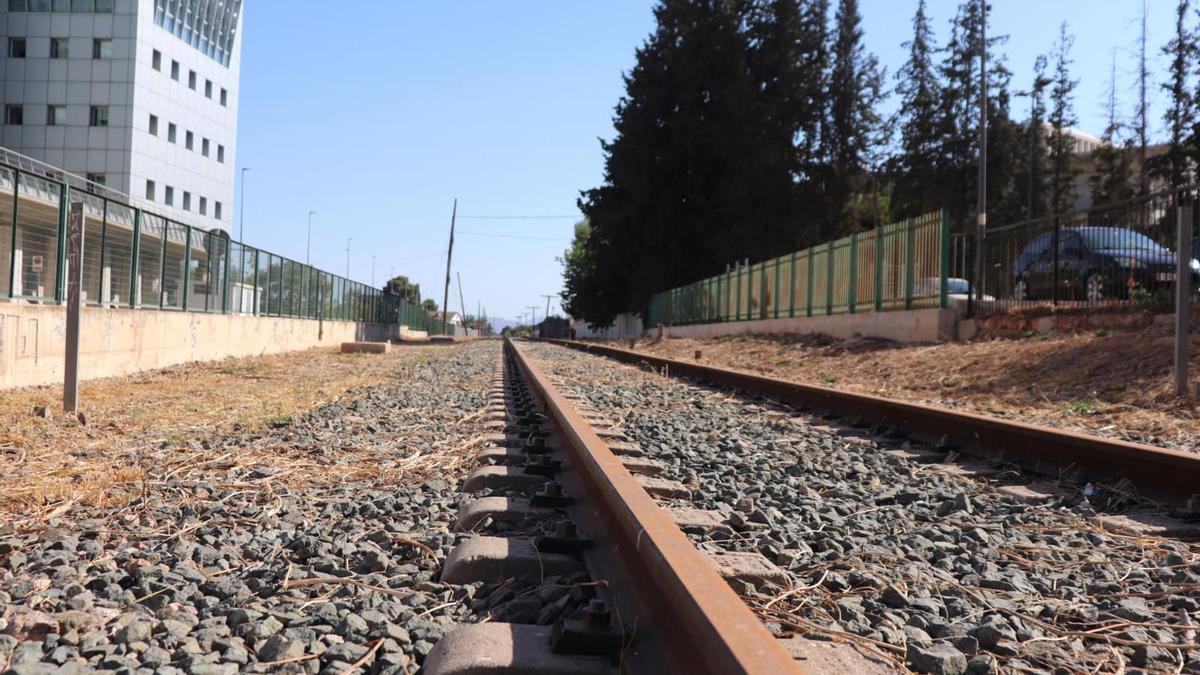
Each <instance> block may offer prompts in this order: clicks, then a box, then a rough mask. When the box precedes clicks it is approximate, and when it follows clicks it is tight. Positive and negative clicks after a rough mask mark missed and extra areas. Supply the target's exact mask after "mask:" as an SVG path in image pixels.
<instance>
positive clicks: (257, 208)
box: [233, 0, 1174, 318]
mask: <svg viewBox="0 0 1200 675" xmlns="http://www.w3.org/2000/svg"><path fill="white" fill-rule="evenodd" d="M247 4H248V5H249V7H248V8H247V10H246V15H245V27H244V42H243V59H242V83H241V101H240V106H241V107H240V111H239V114H240V120H239V124H240V129H239V144H238V152H237V163H238V168H239V169H240V168H241V167H243V166H245V167H250V172H249V173H248V174H247V177H246V194H247V196H248V197H247V199H246V205H245V227H246V239H247V241H248V242H249V243H251V244H254V245H257V246H261V247H263V248H266V249H269V250H271V251H273V252H277V253H280V254H282V255H287V256H290V257H292V258H295V259H298V260H303V259H304V255H305V241H304V237H305V224H306V218H307V214H308V212H309V211H310V210H311V211H316V212H317V215H316V216H314V218H313V235H312V261H313V263H314V264H315V265H318V266H320V267H322V268H324V269H327V270H331V271H335V272H338V273H344V272H345V269H346V252H345V249H346V238H347V237H353V241H352V242H351V244H350V254H351V256H350V276H351V277H352V278H354V279H356V280H358V281H363V282H370V281H371V265H372V257H374V258H375V282H376V284H377V285H382V284H383V282H384V280H385V279H386V278H387V277H388V274H389V272H390V270H391V269H393V268H394V269H395V270H396V273H397V274H406V275H408V276H409V277H410V278H411V279H413V280H414V281H417V282H418V283H420V284H421V290H422V292H423V294H424V295H425V296H427V297H430V296H433V297H436V299H437V300H438V302H439V304H440V303H441V295H442V283H443V281H444V275H445V264H446V239H447V234H448V227H449V220H450V209H451V204H452V202H453V200H454V198H455V197H457V198H458V199H459V217H460V218H459V221H458V229H459V236H458V237H457V239H456V241H455V250H454V266H453V269H454V271H455V272H457V273H459V274H461V275H462V284H463V295H464V296H465V300H466V305H467V308H468V311H471V312H474V311H475V307H476V306H477V304H482V305H483V306H485V307H486V308H487V311H488V314H489V315H490V316H499V317H507V318H514V317H516V316H517V315H518V314H519V313H521V312H524V311H526V306H528V305H535V304H536V305H537V306H538V308H539V309H538V311H537V314H538V316H539V317H540V316H541V315H542V314H543V312H544V308H545V300H544V299H543V298H541V297H540V296H541V295H542V294H547V293H557V292H558V291H559V290H560V288H561V269H560V266H559V264H558V262H557V261H556V257H557V256H559V255H561V253H562V251H563V249H564V248H566V247H567V245H568V244H569V240H570V236H571V230H572V226H573V223H574V220H575V218H573V217H568V218H540V219H512V218H507V217H508V216H564V215H565V216H572V215H577V213H578V212H577V210H576V207H575V200H576V198H577V196H578V193H579V190H581V189H585V188H588V187H591V186H594V185H596V184H597V183H598V182H599V180H600V178H601V174H602V169H603V165H602V162H603V156H602V154H601V152H600V145H599V142H598V140H597V139H598V138H601V137H603V138H608V137H610V136H611V135H612V110H613V106H614V104H615V103H616V102H617V99H618V98H619V97H620V96H621V94H622V93H623V86H622V80H621V76H622V73H623V72H625V71H627V70H628V69H629V68H630V67H631V66H632V64H633V56H634V49H635V48H636V47H637V46H638V45H639V44H641V42H642V40H643V39H644V38H645V36H646V35H647V34H648V33H649V32H650V31H651V30H652V28H653V16H652V12H651V8H652V3H651V2H649V1H642V0H537V1H535V0H519V1H517V2H503V3H502V2H494V1H488V0H470V1H467V0H443V1H440V2H414V1H409V0H352V1H348V2H343V3H329V2H320V3H318V2H314V1H312V0H288V1H285V0H254V1H252V2H249V3H247ZM834 4H836V2H835V3H834ZM957 4H958V3H957V0H930V2H929V13H930V14H931V16H932V17H933V21H934V26H935V29H936V32H937V36H938V38H939V40H944V39H945V37H946V36H947V35H948V34H949V28H948V22H949V20H950V19H951V18H952V17H953V14H954V8H955V7H956V6H957ZM993 4H994V6H995V9H994V11H993V16H992V30H993V32H994V33H998V34H1008V35H1010V39H1009V43H1008V45H1007V46H1006V48H1005V51H1006V52H1007V54H1008V60H1009V66H1010V68H1012V70H1013V71H1014V72H1015V73H1016V80H1015V85H1016V86H1017V87H1018V88H1020V87H1023V86H1025V83H1026V82H1027V81H1028V80H1029V79H1031V77H1030V75H1029V73H1030V70H1031V68H1032V64H1033V60H1034V58H1035V56H1036V55H1037V54H1039V53H1044V52H1047V51H1048V50H1049V49H1050V47H1051V46H1052V44H1053V42H1054V40H1055V38H1056V36H1057V32H1058V25H1059V23H1060V22H1061V21H1062V20H1064V19H1066V20H1068V21H1069V22H1070V27H1071V31H1072V32H1073V33H1074V34H1075V35H1076V43H1075V49H1074V55H1075V60H1076V64H1075V68H1074V72H1075V75H1076V77H1078V78H1080V79H1081V84H1080V86H1079V88H1078V90H1077V97H1076V105H1077V108H1078V112H1079V116H1080V118H1081V124H1080V126H1081V128H1083V129H1084V130H1087V131H1091V132H1093V133H1099V132H1100V131H1101V130H1102V128H1103V116H1102V114H1101V111H1102V102H1103V96H1104V91H1105V88H1106V86H1107V81H1108V76H1109V68H1110V62H1111V58H1112V54H1113V50H1114V49H1117V50H1119V51H1118V52H1117V58H1118V76H1119V77H1120V78H1121V79H1122V82H1121V90H1120V92H1121V93H1122V94H1124V101H1123V103H1124V105H1125V107H1126V108H1131V107H1132V106H1131V102H1132V88H1131V87H1132V78H1131V73H1132V67H1133V60H1132V59H1133V54H1132V50H1133V49H1134V46H1135V44H1136V34H1137V30H1136V28H1137V25H1136V18H1137V16H1138V12H1139V7H1140V5H1139V2H1138V0H1049V1H1047V0H1037V1H1035V0H993ZM1173 4H1174V2H1173V0H1149V5H1150V32H1151V45H1152V46H1153V47H1154V48H1155V54H1154V63H1155V66H1156V67H1155V74H1156V76H1157V77H1161V72H1162V70H1163V68H1162V67H1161V59H1160V58H1159V57H1158V56H1157V47H1158V46H1160V45H1161V44H1162V43H1164V42H1165V41H1166V40H1167V39H1168V38H1169V36H1170V32H1171V30H1172V16H1171V13H1172V11H1173V10H1172V6H1173ZM915 7H916V0H861V10H862V14H863V19H864V30H865V32H866V42H867V45H868V47H869V48H870V49H871V50H872V51H873V52H875V53H876V54H877V55H878V56H879V58H880V61H881V62H882V63H883V64H884V65H885V66H887V67H888V70H889V73H894V72H895V71H896V70H897V69H898V68H899V67H900V65H901V64H902V63H903V60H904V50H903V49H902V48H901V46H900V45H901V43H902V42H904V41H905V40H907V39H908V37H909V34H910V33H911V27H910V22H911V15H912V12H913V9H914V8H915ZM891 83H894V80H891V79H890V78H889V84H891ZM1155 93H1156V94H1157V92H1155ZM1017 105H1018V106H1021V107H1023V105H1024V104H1023V102H1018V104H1017ZM1161 112H1162V106H1161V105H1159V106H1157V107H1156V108H1155V109H1153V110H1152V114H1153V116H1154V119H1155V123H1156V131H1157V130H1158V129H1157V126H1158V120H1159V119H1160V118H1161ZM240 187H241V185H240V181H239V185H238V188H239V189H238V192H239V194H240V192H241V190H240ZM238 199H239V202H238V203H236V204H235V209H234V211H233V218H234V219H233V226H234V236H238V234H239V232H240V230H239V223H240V218H239V207H240V199H241V197H240V196H239V197H238ZM479 216H489V217H495V216H502V217H506V218H477V217H479ZM459 304H460V303H459V300H458V287H457V282H456V283H455V284H454V285H453V286H452V289H451V303H450V305H451V309H454V310H458V309H459ZM552 304H553V305H554V306H557V300H555V301H554V302H553V303H552Z"/></svg>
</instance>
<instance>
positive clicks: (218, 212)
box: [213, 202, 221, 220]
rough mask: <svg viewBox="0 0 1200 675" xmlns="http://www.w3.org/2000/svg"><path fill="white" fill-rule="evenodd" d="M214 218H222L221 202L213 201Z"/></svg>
mask: <svg viewBox="0 0 1200 675" xmlns="http://www.w3.org/2000/svg"><path fill="white" fill-rule="evenodd" d="M213 218H216V219H217V220H220V219H221V202H213Z"/></svg>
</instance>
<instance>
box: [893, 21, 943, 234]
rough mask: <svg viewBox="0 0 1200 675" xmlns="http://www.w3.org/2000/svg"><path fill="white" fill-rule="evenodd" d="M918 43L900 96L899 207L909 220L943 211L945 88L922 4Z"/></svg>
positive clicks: (911, 45) (900, 81) (900, 80)
mask: <svg viewBox="0 0 1200 675" xmlns="http://www.w3.org/2000/svg"><path fill="white" fill-rule="evenodd" d="M912 23H913V37H912V39H911V40H909V41H908V42H906V43H904V47H905V48H907V49H908V60H907V61H906V62H905V63H904V66H903V67H902V68H901V69H900V70H899V71H897V72H896V82H897V83H896V93H897V94H899V96H900V111H899V123H900V154H899V155H898V156H897V157H896V161H895V162H894V166H893V171H894V173H895V176H896V178H895V186H894V192H893V206H894V208H895V209H896V212H897V213H899V214H904V215H908V216H914V215H918V214H921V213H926V212H928V211H932V210H934V209H937V208H939V207H941V205H942V187H941V186H940V185H939V183H940V179H941V176H940V175H939V169H940V162H939V151H940V148H941V127H940V123H941V120H940V118H939V107H940V105H941V102H940V94H941V88H942V85H941V82H940V81H939V79H938V74H937V72H936V70H935V68H934V63H933V54H934V52H935V51H936V49H937V48H936V46H935V45H934V38H933V29H932V28H931V27H930V25H929V17H928V16H927V15H926V13H925V0H920V2H919V3H918V4H917V12H916V14H915V15H914V16H913V22H912Z"/></svg>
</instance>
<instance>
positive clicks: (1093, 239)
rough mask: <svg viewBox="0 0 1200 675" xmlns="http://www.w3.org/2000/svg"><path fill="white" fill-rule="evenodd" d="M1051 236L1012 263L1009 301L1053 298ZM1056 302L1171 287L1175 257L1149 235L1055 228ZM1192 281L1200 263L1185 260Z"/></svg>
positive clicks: (1034, 241)
mask: <svg viewBox="0 0 1200 675" xmlns="http://www.w3.org/2000/svg"><path fill="white" fill-rule="evenodd" d="M1053 243H1054V233H1053V232H1046V233H1043V234H1040V235H1038V236H1036V237H1034V238H1033V239H1031V240H1030V241H1029V243H1028V244H1026V245H1025V248H1024V250H1022V251H1021V255H1019V256H1018V257H1017V260H1016V263H1014V265H1013V290H1012V297H1013V299H1014V300H1037V299H1047V298H1053V297H1055V293H1054V285H1055V283H1054V282H1055V274H1054V265H1055V255H1054V246H1053ZM1057 257H1058V298H1059V299H1061V300H1086V301H1088V302H1098V301H1100V300H1104V299H1106V298H1127V297H1129V292H1130V291H1131V290H1132V289H1135V288H1142V289H1145V290H1148V291H1153V290H1156V289H1158V288H1162V287H1163V286H1170V285H1173V284H1174V283H1175V253H1174V252H1173V251H1171V250H1170V249H1168V248H1166V247H1164V246H1162V245H1160V244H1159V243H1158V242H1156V241H1154V240H1153V239H1151V238H1150V237H1148V236H1146V235H1145V234H1142V233H1141V232H1135V231H1133V230H1129V229H1125V228H1122V227H1096V226H1090V225H1083V226H1078V227H1064V228H1062V229H1061V230H1059V241H1058V256H1057ZM1191 269H1192V280H1193V282H1194V281H1195V280H1196V279H1197V278H1200V262H1198V261H1197V260H1196V259H1195V258H1193V259H1192V260H1191Z"/></svg>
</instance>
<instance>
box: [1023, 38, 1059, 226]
mask: <svg viewBox="0 0 1200 675" xmlns="http://www.w3.org/2000/svg"><path fill="white" fill-rule="evenodd" d="M1048 66H1049V61H1048V60H1047V59H1046V56H1045V55H1044V54H1038V56H1037V58H1036V59H1034V63H1033V84H1032V85H1031V86H1030V87H1029V91H1028V92H1025V94H1026V95H1028V96H1029V125H1028V126H1027V127H1026V129H1025V145H1026V148H1027V152H1026V157H1025V168H1024V170H1023V172H1022V175H1021V181H1022V185H1020V186H1019V187H1020V190H1021V194H1022V197H1023V199H1024V205H1023V207H1022V219H1023V220H1033V219H1035V218H1037V217H1039V216H1041V215H1043V214H1044V213H1045V212H1046V209H1047V208H1048V206H1047V204H1046V180H1045V173H1046V171H1045V164H1046V133H1045V127H1046V87H1048V86H1050V85H1051V84H1052V83H1053V80H1051V79H1050V78H1049V77H1047V75H1046V68H1047V67H1048Z"/></svg>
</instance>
